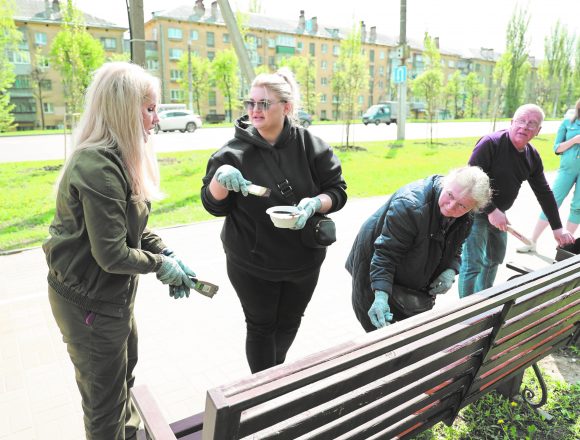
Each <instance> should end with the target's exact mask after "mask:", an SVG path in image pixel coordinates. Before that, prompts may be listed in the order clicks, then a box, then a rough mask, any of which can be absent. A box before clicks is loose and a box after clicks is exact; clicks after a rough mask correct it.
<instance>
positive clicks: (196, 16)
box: [145, 0, 496, 120]
mask: <svg viewBox="0 0 580 440" xmlns="http://www.w3.org/2000/svg"><path fill="white" fill-rule="evenodd" d="M297 12H298V11H297ZM245 15H246V20H245V21H246V27H247V31H246V47H247V49H248V51H249V54H250V60H251V62H252V64H253V65H254V67H255V68H256V67H258V66H268V68H269V70H270V71H274V70H275V69H276V68H277V67H278V66H279V65H280V61H281V59H282V58H284V57H289V56H293V55H299V56H311V57H312V58H313V59H314V60H315V63H316V77H317V79H316V94H317V96H318V104H317V110H316V113H317V114H316V117H317V118H319V119H323V120H324V119H336V118H338V117H339V115H338V101H339V97H338V96H337V95H336V94H335V93H333V91H332V76H333V73H334V72H335V71H336V69H337V65H338V57H339V55H340V41H341V40H342V39H344V38H345V37H346V36H347V35H348V34H349V32H351V29H345V28H339V27H335V26H329V25H326V24H324V23H323V21H321V20H319V17H310V18H307V17H306V16H305V11H299V12H298V13H297V15H296V17H295V18H288V19H281V18H274V17H268V16H264V15H260V14H253V13H249V14H245ZM353 25H354V23H353ZM357 25H358V23H357ZM360 30H361V40H362V46H363V51H364V54H365V56H367V57H368V63H369V78H370V79H369V87H368V90H367V91H365V93H363V94H362V95H361V96H359V104H360V106H361V108H362V109H365V108H367V107H368V106H370V105H372V104H374V103H377V102H379V101H385V100H391V99H394V98H395V96H396V91H395V85H394V84H393V81H392V75H393V71H394V69H395V68H396V67H398V66H399V65H400V63H401V61H400V59H399V58H398V57H397V50H396V49H397V39H396V37H395V35H396V34H397V31H396V30H393V29H384V30H382V31H383V32H379V31H378V29H377V26H370V27H367V25H366V24H365V23H364V22H361V23H360ZM145 37H146V39H147V40H149V41H148V43H147V65H148V68H149V69H150V70H151V71H152V72H153V73H154V74H156V75H157V76H159V78H161V80H162V84H163V90H162V100H163V101H164V102H184V103H187V96H185V93H184V91H183V90H182V89H181V86H180V81H182V80H183V73H182V72H181V71H180V69H179V60H180V58H181V57H182V56H183V55H184V54H187V53H188V51H191V54H192V55H195V56H200V57H207V58H208V59H209V60H212V59H213V58H214V57H215V55H216V53H218V52H219V51H220V50H224V49H226V48H230V47H231V43H230V36H229V32H228V29H227V27H226V25H225V23H224V21H223V19H222V17H221V13H220V11H219V7H218V5H217V2H216V1H213V2H212V3H211V5H210V6H209V7H208V8H206V7H205V5H204V1H203V0H197V1H196V2H195V5H192V4H189V5H187V4H184V5H183V6H180V7H177V8H174V9H169V10H165V11H160V12H156V13H154V14H153V17H152V18H151V19H150V20H149V21H147V22H146V23H145ZM436 41H437V39H436ZM437 43H438V41H437ZM440 50H441V49H440ZM495 59H496V55H495V54H493V53H491V54H490V52H489V50H485V49H481V50H479V51H475V50H468V51H464V52H461V51H450V50H441V62H442V67H443V71H444V77H445V78H450V77H451V75H452V74H453V72H454V71H455V70H457V69H459V70H460V71H461V72H462V73H463V74H467V73H469V72H471V71H475V72H477V73H478V75H479V77H480V80H481V81H482V82H483V83H484V84H485V85H486V87H488V89H489V86H490V85H491V79H492V72H493V65H494V63H495ZM406 65H407V68H408V72H409V74H408V77H409V78H410V79H413V78H415V77H416V76H417V75H419V74H420V73H422V72H423V71H424V69H425V67H426V66H425V64H424V60H423V43H422V42H418V41H410V42H409V50H408V58H407V59H406ZM242 93H243V92H242ZM240 98H241V96H240ZM487 100H488V97H487V96H486V97H484V99H483V100H482V101H485V105H484V106H483V107H484V108H486V107H487V105H488V103H487ZM417 105H418V106H420V103H418V104H417ZM225 107H226V106H225V105H224V101H223V97H222V96H221V94H220V93H219V91H217V90H215V89H213V90H211V91H210V92H209V94H208V96H207V98H206V99H205V100H203V108H202V113H204V114H208V113H210V114H211V113H225V112H226V109H225ZM240 112H241V110H240V111H239V113H240ZM234 116H237V115H234Z"/></svg>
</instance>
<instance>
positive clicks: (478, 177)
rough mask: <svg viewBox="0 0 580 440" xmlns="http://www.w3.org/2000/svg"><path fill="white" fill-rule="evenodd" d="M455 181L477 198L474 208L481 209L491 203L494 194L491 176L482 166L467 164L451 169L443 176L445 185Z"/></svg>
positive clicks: (473, 197)
mask: <svg viewBox="0 0 580 440" xmlns="http://www.w3.org/2000/svg"><path fill="white" fill-rule="evenodd" d="M453 182H454V183H456V184H457V185H459V186H460V187H461V188H463V189H464V190H465V191H467V193H468V195H469V197H471V198H472V199H473V200H475V208H474V209H476V210H481V209H483V208H485V207H486V206H487V205H489V202H490V201H491V195H492V190H491V186H490V181H489V176H488V175H487V174H485V172H484V171H483V170H482V169H481V168H479V167H476V166H465V167H462V168H456V169H454V170H451V171H450V172H449V174H447V175H446V176H445V177H444V178H443V186H444V187H446V186H448V185H450V184H451V183H453Z"/></svg>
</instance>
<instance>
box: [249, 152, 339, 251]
mask: <svg viewBox="0 0 580 440" xmlns="http://www.w3.org/2000/svg"><path fill="white" fill-rule="evenodd" d="M259 151H260V154H261V155H262V158H263V159H264V162H266V164H267V166H268V168H269V170H270V171H271V172H272V174H273V175H274V177H275V180H276V181H278V182H280V183H277V184H276V186H277V187H278V189H279V190H280V193H281V194H282V196H283V197H284V198H285V199H287V200H288V201H289V202H290V204H292V205H294V206H296V205H297V204H298V201H297V200H296V195H295V194H294V190H293V189H292V185H290V182H289V181H288V179H286V178H285V177H284V176H283V174H282V170H281V169H280V167H279V166H278V164H277V163H276V162H275V161H274V159H273V158H272V156H270V155H269V154H268V153H266V152H265V151H263V150H262V149H261V148H259ZM300 241H302V244H303V245H304V246H306V247H309V248H313V249H321V248H325V247H326V246H330V245H331V244H332V243H334V242H335V241H336V225H335V224H334V221H333V220H332V219H331V218H330V217H328V216H326V215H324V214H321V213H319V212H315V213H314V214H313V215H312V216H311V217H310V218H309V219H308V220H306V224H305V225H304V228H302V230H301V231H300Z"/></svg>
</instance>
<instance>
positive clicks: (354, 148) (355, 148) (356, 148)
mask: <svg viewBox="0 0 580 440" xmlns="http://www.w3.org/2000/svg"><path fill="white" fill-rule="evenodd" d="M334 149H335V150H338V151H342V152H345V151H367V149H366V148H365V147H359V146H358V145H351V146H349V147H347V146H346V145H340V146H338V147H334Z"/></svg>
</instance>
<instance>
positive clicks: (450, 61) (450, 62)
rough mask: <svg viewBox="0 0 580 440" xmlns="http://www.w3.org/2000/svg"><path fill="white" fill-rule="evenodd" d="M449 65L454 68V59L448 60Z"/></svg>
mask: <svg viewBox="0 0 580 440" xmlns="http://www.w3.org/2000/svg"><path fill="white" fill-rule="evenodd" d="M447 65H448V66H449V67H450V68H453V67H455V61H453V60H449V61H448V62H447Z"/></svg>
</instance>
